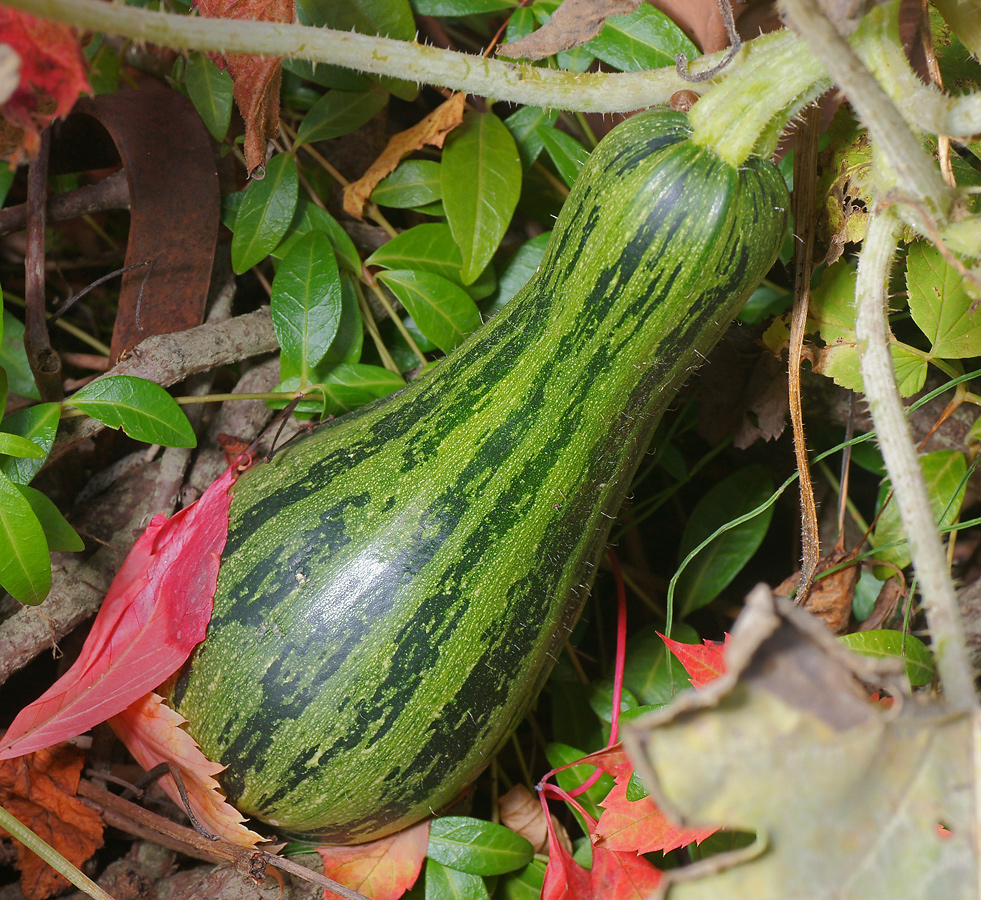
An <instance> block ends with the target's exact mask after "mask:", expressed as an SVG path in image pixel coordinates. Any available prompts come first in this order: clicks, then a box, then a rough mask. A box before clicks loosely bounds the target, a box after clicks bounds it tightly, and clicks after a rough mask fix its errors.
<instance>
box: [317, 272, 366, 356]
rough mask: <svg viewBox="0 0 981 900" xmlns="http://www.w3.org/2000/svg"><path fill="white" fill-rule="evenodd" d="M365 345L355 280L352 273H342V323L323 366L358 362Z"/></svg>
mask: <svg viewBox="0 0 981 900" xmlns="http://www.w3.org/2000/svg"><path fill="white" fill-rule="evenodd" d="M363 343H364V326H363V324H362V322H361V307H360V306H359V305H358V295H357V294H356V293H355V292H354V280H353V277H352V276H351V275H350V273H348V272H341V321H340V324H338V326H337V334H335V335H334V340H333V341H331V345H330V346H329V347H328V348H327V353H326V354H325V355H324V358H323V361H322V362H321V365H324V366H326V365H334V364H336V363H356V362H358V360H360V359H361V348H362V345H363Z"/></svg>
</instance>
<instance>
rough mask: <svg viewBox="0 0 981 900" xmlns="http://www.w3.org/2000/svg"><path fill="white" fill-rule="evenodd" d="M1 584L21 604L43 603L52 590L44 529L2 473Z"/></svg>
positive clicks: (0, 499)
mask: <svg viewBox="0 0 981 900" xmlns="http://www.w3.org/2000/svg"><path fill="white" fill-rule="evenodd" d="M0 587H2V588H3V589H4V590H6V591H7V592H9V593H10V594H11V595H12V596H13V597H14V598H15V599H17V600H19V601H20V602H21V603H29V604H31V605H32V606H35V605H37V604H38V603H40V602H41V601H42V600H43V599H44V598H45V597H46V596H47V595H48V591H49V590H51V557H50V556H49V555H48V544H47V541H46V540H45V537H44V529H43V528H42V527H41V523H40V522H39V521H38V519H37V516H36V515H35V514H34V510H33V509H31V504H30V503H28V501H27V498H26V497H24V495H23V494H22V493H21V492H20V491H19V490H18V489H17V485H15V484H12V483H11V482H10V481H9V480H8V479H7V477H6V476H5V475H2V474H0Z"/></svg>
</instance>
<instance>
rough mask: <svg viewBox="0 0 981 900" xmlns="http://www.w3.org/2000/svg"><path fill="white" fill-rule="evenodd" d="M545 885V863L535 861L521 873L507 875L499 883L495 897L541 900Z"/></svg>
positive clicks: (503, 899)
mask: <svg viewBox="0 0 981 900" xmlns="http://www.w3.org/2000/svg"><path fill="white" fill-rule="evenodd" d="M544 884H545V863H543V862H542V861H541V860H540V859H534V860H532V861H531V862H530V863H528V865H527V866H525V867H524V868H523V869H522V870H521V871H520V872H513V873H511V874H508V875H505V876H503V877H502V878H501V880H500V881H499V882H498V885H499V886H498V889H497V893H496V894H495V897H500V898H501V900H539V898H540V897H541V895H542V886H543V885H544Z"/></svg>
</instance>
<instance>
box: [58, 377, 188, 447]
mask: <svg viewBox="0 0 981 900" xmlns="http://www.w3.org/2000/svg"><path fill="white" fill-rule="evenodd" d="M66 402H68V403H70V404H71V405H72V406H74V407H75V408H76V409H80V410H82V412H84V413H88V415H90V416H92V417H93V418H94V419H98V420H99V421H100V422H102V423H103V424H105V425H107V426H108V427H109V428H122V429H123V431H125V432H126V434H128V435H129V436H130V437H131V438H135V439H136V440H138V441H146V442H147V443H148V444H163V445H164V446H165V447H194V446H196V445H197V439H196V438H195V436H194V430H193V429H192V428H191V423H190V422H188V421H187V416H185V415H184V411H183V410H182V409H181V408H180V406H178V405H177V402H176V401H175V400H174V398H173V397H171V396H170V394H168V393H167V392H166V391H165V390H164V389H163V388H162V387H160V385H158V384H154V383H153V382H152V381H146V380H145V379H143V378H134V377H133V376H132V375H110V376H109V377H107V378H100V379H98V380H96V381H93V382H92V383H91V384H87V385H86V386H85V387H83V388H82V389H81V390H80V391H78V392H76V393H75V394H73V395H72V396H71V397H69V398H68V400H67V401H66Z"/></svg>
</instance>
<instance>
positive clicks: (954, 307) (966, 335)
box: [906, 241, 981, 359]
mask: <svg viewBox="0 0 981 900" xmlns="http://www.w3.org/2000/svg"><path fill="white" fill-rule="evenodd" d="M906 286H907V288H908V290H909V310H910V314H911V315H912V316H913V321H914V322H916V324H917V325H918V326H919V327H920V330H921V331H922V332H923V333H924V334H925V335H926V336H927V339H928V340H929V341H930V344H931V345H932V348H931V353H932V354H933V355H934V356H938V357H940V358H941V359H963V358H965V357H969V356H981V316H979V315H978V314H977V313H976V312H974V311H972V307H973V306H974V299H973V298H972V297H970V296H969V295H968V293H967V290H966V289H965V287H964V279H963V277H962V276H961V275H960V273H959V272H958V271H957V270H956V269H955V268H954V267H953V266H952V265H951V264H950V263H949V262H947V260H945V259H944V258H943V256H942V255H941V253H940V251H939V250H938V249H937V248H936V247H934V246H933V244H930V243H928V242H926V241H917V242H916V243H915V244H913V245H912V246H911V247H910V248H909V255H908V256H907V259H906Z"/></svg>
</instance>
